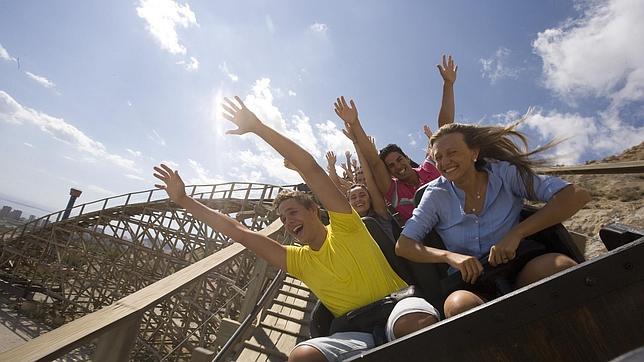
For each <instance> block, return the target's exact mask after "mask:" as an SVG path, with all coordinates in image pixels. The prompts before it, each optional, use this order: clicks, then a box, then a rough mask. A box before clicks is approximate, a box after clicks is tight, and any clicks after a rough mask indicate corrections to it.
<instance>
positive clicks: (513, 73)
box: [479, 47, 519, 84]
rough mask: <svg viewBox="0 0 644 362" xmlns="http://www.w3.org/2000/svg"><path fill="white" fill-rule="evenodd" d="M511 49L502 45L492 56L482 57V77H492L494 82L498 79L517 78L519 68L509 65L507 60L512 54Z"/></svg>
mask: <svg viewBox="0 0 644 362" xmlns="http://www.w3.org/2000/svg"><path fill="white" fill-rule="evenodd" d="M510 53H511V51H510V49H508V48H504V47H500V48H499V49H497V50H496V52H495V53H494V55H493V56H491V57H490V58H487V59H485V58H481V59H479V63H481V67H482V68H481V77H483V78H488V79H490V83H492V84H494V83H496V81H497V80H499V79H503V78H513V79H516V78H517V77H518V76H519V69H517V68H512V67H509V66H508V65H507V64H506V62H507V59H508V57H509V56H510Z"/></svg>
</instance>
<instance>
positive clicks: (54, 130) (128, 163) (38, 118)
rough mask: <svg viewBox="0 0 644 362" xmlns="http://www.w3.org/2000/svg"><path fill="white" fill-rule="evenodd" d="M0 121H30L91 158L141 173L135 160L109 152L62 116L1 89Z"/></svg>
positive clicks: (15, 122)
mask: <svg viewBox="0 0 644 362" xmlns="http://www.w3.org/2000/svg"><path fill="white" fill-rule="evenodd" d="M0 121H4V122H8V123H13V124H23V123H29V124H33V125H36V126H38V127H40V129H41V130H42V131H43V132H46V133H48V134H50V135H51V136H52V137H54V138H55V139H57V140H59V141H61V142H64V143H66V144H69V145H71V146H74V147H75V148H76V149H77V150H78V151H81V152H83V153H84V154H85V155H86V156H89V157H90V158H101V159H104V160H106V161H109V162H111V163H112V164H114V165H117V166H119V167H122V168H125V169H128V170H130V171H134V172H136V173H139V172H140V171H139V170H138V169H137V168H136V165H135V162H134V161H133V160H130V159H127V158H124V157H121V156H119V155H116V154H113V153H109V152H108V151H107V149H106V148H105V146H104V145H103V144H102V143H100V142H98V141H95V140H93V139H91V138H90V137H88V136H87V135H86V134H85V133H83V132H82V131H81V130H79V129H78V128H76V127H74V126H73V125H71V124H69V123H67V122H65V120H63V119H62V118H56V117H52V116H50V115H47V114H45V113H42V112H38V111H36V110H34V109H31V108H28V107H24V106H22V105H21V104H19V103H18V102H16V100H14V99H13V98H12V97H11V96H10V95H9V94H8V93H6V92H4V91H0Z"/></svg>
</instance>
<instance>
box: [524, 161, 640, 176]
mask: <svg viewBox="0 0 644 362" xmlns="http://www.w3.org/2000/svg"><path fill="white" fill-rule="evenodd" d="M535 171H536V172H537V173H545V174H554V175H583V174H593V175H602V174H624V173H644V161H626V162H611V163H591V164H588V165H577V166H562V167H540V168H538V169H536V170H535Z"/></svg>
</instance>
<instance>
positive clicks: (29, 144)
mask: <svg viewBox="0 0 644 362" xmlns="http://www.w3.org/2000/svg"><path fill="white" fill-rule="evenodd" d="M22 144H23V145H25V146H27V147H29V148H34V145H32V144H31V143H29V142H23V143H22Z"/></svg>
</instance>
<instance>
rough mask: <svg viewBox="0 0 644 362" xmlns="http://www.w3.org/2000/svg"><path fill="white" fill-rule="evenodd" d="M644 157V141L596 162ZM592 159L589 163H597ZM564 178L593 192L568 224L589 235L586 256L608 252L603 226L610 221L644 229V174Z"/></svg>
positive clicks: (572, 228)
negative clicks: (603, 239) (604, 242)
mask: <svg viewBox="0 0 644 362" xmlns="http://www.w3.org/2000/svg"><path fill="white" fill-rule="evenodd" d="M641 160H644V142H642V143H640V144H639V145H638V146H635V147H632V148H629V149H627V150H626V151H624V152H622V153H621V154H619V155H616V156H610V157H608V158H605V159H603V160H601V161H593V162H624V161H641ZM593 162H589V163H593ZM563 178H564V179H566V180H568V181H570V182H573V183H575V184H576V185H579V186H581V187H583V188H585V189H586V190H588V191H589V192H590V194H591V195H592V197H593V200H592V201H591V202H589V203H588V204H587V205H586V207H584V208H583V209H581V210H580V211H579V212H578V213H577V214H575V215H574V216H573V217H572V218H570V220H568V221H566V222H565V223H564V225H565V226H566V227H567V228H568V229H569V230H571V231H575V232H578V233H580V234H584V235H587V236H589V237H590V238H589V240H588V242H587V244H586V252H585V254H586V258H592V257H595V256H597V255H600V254H601V253H603V252H605V251H606V249H605V248H604V246H603V244H602V243H601V241H600V240H599V237H598V233H599V229H600V228H601V227H602V226H604V225H607V224H610V223H622V224H628V225H631V226H635V227H638V228H641V229H644V174H624V175H572V176H563Z"/></svg>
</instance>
